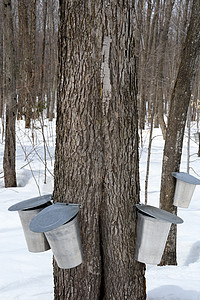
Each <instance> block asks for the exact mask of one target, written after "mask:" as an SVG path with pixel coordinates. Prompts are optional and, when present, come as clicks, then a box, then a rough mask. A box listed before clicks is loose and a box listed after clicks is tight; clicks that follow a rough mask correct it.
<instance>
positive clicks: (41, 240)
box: [8, 195, 52, 252]
mask: <svg viewBox="0 0 200 300" xmlns="http://www.w3.org/2000/svg"><path fill="white" fill-rule="evenodd" d="M51 198H52V195H45V196H41V197H36V198H32V199H28V200H25V201H21V202H19V203H17V204H14V205H12V206H11V207H9V209H8V210H9V211H18V214H19V217H20V220H21V224H22V228H23V231H24V236H25V239H26V244H27V247H28V250H29V251H30V252H43V251H46V250H49V249H50V246H49V243H48V241H47V239H46V237H45V235H44V234H43V233H35V232H32V231H30V229H29V225H30V222H31V220H32V219H33V218H34V217H35V216H36V215H37V214H38V213H39V212H40V211H42V209H44V208H45V207H47V206H49V205H51Z"/></svg>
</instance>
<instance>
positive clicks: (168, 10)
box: [157, 0, 175, 139]
mask: <svg viewBox="0 0 200 300" xmlns="http://www.w3.org/2000/svg"><path fill="white" fill-rule="evenodd" d="M174 2H175V1H174V0H170V1H167V3H166V7H165V17H164V24H163V28H162V30H161V33H160V35H161V36H160V41H159V51H158V55H159V58H158V70H157V106H158V120H159V124H160V127H161V130H162V134H163V138H164V139H165V137H166V125H165V121H164V112H163V84H164V70H163V69H164V61H165V48H166V44H167V40H168V32H169V24H170V19H171V14H172V9H173V6H174Z"/></svg>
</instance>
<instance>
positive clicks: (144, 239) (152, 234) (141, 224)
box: [135, 205, 183, 265]
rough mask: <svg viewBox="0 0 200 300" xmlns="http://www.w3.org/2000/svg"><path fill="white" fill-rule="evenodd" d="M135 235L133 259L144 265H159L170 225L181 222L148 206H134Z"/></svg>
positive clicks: (171, 215) (179, 219)
mask: <svg viewBox="0 0 200 300" xmlns="http://www.w3.org/2000/svg"><path fill="white" fill-rule="evenodd" d="M136 207H137V235H136V248H135V259H136V260H137V261H140V262H143V263H145V264H152V265H157V264H159V263H160V261H161V258H162V255H163V251H164V248H165V244H166V241H167V237H168V234H169V230H170V227H171V224H172V223H175V224H180V223H182V222H183V220H182V219H181V218H179V217H177V216H175V215H173V214H171V213H169V212H166V211H164V210H162V209H159V208H156V207H153V206H150V205H136Z"/></svg>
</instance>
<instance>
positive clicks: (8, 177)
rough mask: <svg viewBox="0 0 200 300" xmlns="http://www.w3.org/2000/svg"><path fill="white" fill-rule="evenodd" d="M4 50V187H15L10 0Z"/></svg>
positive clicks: (6, 9) (6, 5)
mask: <svg viewBox="0 0 200 300" xmlns="http://www.w3.org/2000/svg"><path fill="white" fill-rule="evenodd" d="M3 8H4V49H5V53H6V55H5V88H4V93H5V102H6V132H5V148H4V158H3V169H4V182H5V187H11V186H13V187H15V186H16V185H17V183H16V171H15V150H16V138H15V120H16V112H17V106H16V104H17V101H16V63H15V47H14V30H13V18H12V6H11V0H4V2H3Z"/></svg>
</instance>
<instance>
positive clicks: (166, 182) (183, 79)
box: [160, 1, 200, 265]
mask: <svg viewBox="0 0 200 300" xmlns="http://www.w3.org/2000/svg"><path fill="white" fill-rule="evenodd" d="M199 11H200V2H199V1H193V5H192V13H191V19H190V25H189V28H188V31H187V36H186V40H185V44H184V47H183V48H182V51H181V55H180V58H181V61H180V65H179V70H178V75H177V78H176V81H175V85H174V89H173V92H172V95H171V105H170V112H169V117H168V128H167V135H166V141H165V146H164V154H163V166H162V177H161V192H160V207H161V208H162V209H165V210H167V211H170V212H172V213H176V211H177V208H176V207H175V206H173V197H174V191H175V179H174V178H173V177H172V174H171V173H172V172H178V171H179V168H180V161H181V155H182V144H183V137H184V129H185V122H186V119H187V110H188V105H189V102H190V96H191V89H192V83H193V79H194V74H195V71H196V69H197V59H198V58H199V51H200V19H199V17H198V15H199ZM176 264H177V261H176V226H175V225H172V227H171V231H170V234H169V237H168V241H167V244H166V248H165V252H164V254H163V257H162V261H161V265H176Z"/></svg>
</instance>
